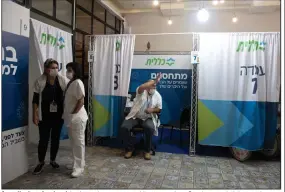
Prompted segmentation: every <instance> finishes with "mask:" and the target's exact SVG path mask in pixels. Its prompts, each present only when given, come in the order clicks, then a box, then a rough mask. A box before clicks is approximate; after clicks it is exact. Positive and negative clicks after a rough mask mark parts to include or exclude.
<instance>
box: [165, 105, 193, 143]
mask: <svg viewBox="0 0 285 192" xmlns="http://www.w3.org/2000/svg"><path fill="white" fill-rule="evenodd" d="M190 113H191V108H190V107H185V108H184V109H183V110H182V112H181V115H180V120H179V131H180V146H182V127H184V126H185V127H189V128H190ZM173 129H174V126H173V125H172V126H171V130H170V140H171V139H172V133H173ZM163 130H164V127H162V129H161V135H160V143H162V137H163Z"/></svg>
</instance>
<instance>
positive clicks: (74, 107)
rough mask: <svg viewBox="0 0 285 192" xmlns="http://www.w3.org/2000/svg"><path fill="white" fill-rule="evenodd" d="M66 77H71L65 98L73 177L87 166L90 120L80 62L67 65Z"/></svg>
mask: <svg viewBox="0 0 285 192" xmlns="http://www.w3.org/2000/svg"><path fill="white" fill-rule="evenodd" d="M66 69H67V73H66V77H67V78H68V79H70V82H69V83H68V85H67V88H66V91H65V98H64V114H63V117H64V124H65V125H66V127H67V128H68V135H69V139H70V141H71V148H72V154H73V172H72V174H71V176H72V177H79V176H81V175H82V173H83V171H84V167H85V129H86V122H87V120H88V116H87V112H86V110H85V108H84V97H85V89H84V85H83V82H82V81H81V80H80V77H81V70H80V65H79V64H78V63H75V62H72V63H68V64H67V65H66Z"/></svg>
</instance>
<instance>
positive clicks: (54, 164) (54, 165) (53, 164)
mask: <svg viewBox="0 0 285 192" xmlns="http://www.w3.org/2000/svg"><path fill="white" fill-rule="evenodd" d="M50 165H51V166H52V168H54V169H58V168H59V165H58V164H57V163H56V162H55V161H51V162H50Z"/></svg>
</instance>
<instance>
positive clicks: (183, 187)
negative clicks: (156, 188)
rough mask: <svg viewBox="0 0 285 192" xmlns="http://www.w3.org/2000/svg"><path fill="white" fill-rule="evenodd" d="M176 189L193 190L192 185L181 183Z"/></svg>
mask: <svg viewBox="0 0 285 192" xmlns="http://www.w3.org/2000/svg"><path fill="white" fill-rule="evenodd" d="M178 188H179V189H193V188H194V183H188V182H187V183H183V182H180V181H179V182H178Z"/></svg>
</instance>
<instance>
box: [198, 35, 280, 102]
mask: <svg viewBox="0 0 285 192" xmlns="http://www.w3.org/2000/svg"><path fill="white" fill-rule="evenodd" d="M199 53H200V55H199V56H200V64H199V99H210V100H227V101H228V100H229V101H232V100H234V101H267V102H269V101H270V102H278V101H279V100H278V98H279V89H280V34H279V33H246V34H245V33H220V34H216V33H215V34H207V33H205V34H203V33H202V34H200V51H199ZM229 88H232V89H229Z"/></svg>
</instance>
